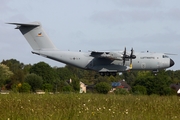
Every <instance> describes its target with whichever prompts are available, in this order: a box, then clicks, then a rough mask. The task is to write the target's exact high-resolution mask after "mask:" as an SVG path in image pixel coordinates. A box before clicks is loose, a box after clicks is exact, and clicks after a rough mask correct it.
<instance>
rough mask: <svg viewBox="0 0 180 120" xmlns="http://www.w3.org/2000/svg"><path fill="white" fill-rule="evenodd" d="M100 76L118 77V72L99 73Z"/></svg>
mask: <svg viewBox="0 0 180 120" xmlns="http://www.w3.org/2000/svg"><path fill="white" fill-rule="evenodd" d="M99 74H100V75H101V76H105V75H106V76H111V75H112V76H114V77H115V76H116V72H99Z"/></svg>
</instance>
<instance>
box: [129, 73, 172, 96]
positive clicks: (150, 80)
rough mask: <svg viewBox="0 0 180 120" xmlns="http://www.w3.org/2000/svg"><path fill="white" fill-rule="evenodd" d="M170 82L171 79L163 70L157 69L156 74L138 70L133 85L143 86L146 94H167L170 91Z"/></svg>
mask: <svg viewBox="0 0 180 120" xmlns="http://www.w3.org/2000/svg"><path fill="white" fill-rule="evenodd" d="M170 83H171V79H170V78H169V76H168V75H167V74H166V72H165V70H161V71H159V72H158V74H157V75H154V74H152V73H151V72H150V71H139V72H138V76H137V79H136V81H135V82H134V84H133V86H136V85H140V86H144V87H145V88H146V90H147V94H148V95H151V94H158V95H168V94H170V93H171V91H170Z"/></svg>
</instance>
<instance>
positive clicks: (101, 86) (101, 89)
mask: <svg viewBox="0 0 180 120" xmlns="http://www.w3.org/2000/svg"><path fill="white" fill-rule="evenodd" d="M95 88H96V90H97V92H98V93H103V94H107V93H108V92H109V91H110V90H111V85H110V84H108V83H106V82H100V83H97V84H96V87H95Z"/></svg>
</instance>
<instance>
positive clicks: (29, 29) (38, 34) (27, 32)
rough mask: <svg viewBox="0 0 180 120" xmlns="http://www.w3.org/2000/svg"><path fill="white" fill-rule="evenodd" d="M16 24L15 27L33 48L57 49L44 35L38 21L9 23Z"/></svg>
mask: <svg viewBox="0 0 180 120" xmlns="http://www.w3.org/2000/svg"><path fill="white" fill-rule="evenodd" d="M9 24H13V25H17V27H16V28H15V29H19V30H20V31H21V33H22V34H23V35H24V37H25V38H26V40H27V41H28V43H29V44H30V46H31V47H32V49H33V50H55V49H57V48H56V47H55V46H54V44H53V43H52V42H51V40H50V39H49V38H48V36H47V35H46V33H45V31H44V30H43V28H42V26H41V24H40V23H39V22H32V23H28V24H24V23H9Z"/></svg>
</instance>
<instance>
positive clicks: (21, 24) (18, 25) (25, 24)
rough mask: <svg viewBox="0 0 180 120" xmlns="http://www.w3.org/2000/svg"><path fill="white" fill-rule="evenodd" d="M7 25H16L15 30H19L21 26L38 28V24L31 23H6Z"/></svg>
mask: <svg viewBox="0 0 180 120" xmlns="http://www.w3.org/2000/svg"><path fill="white" fill-rule="evenodd" d="M7 24H12V25H17V27H16V28H15V29H19V28H20V27H21V26H27V27H28V26H33V27H37V26H40V23H39V22H32V23H7Z"/></svg>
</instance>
